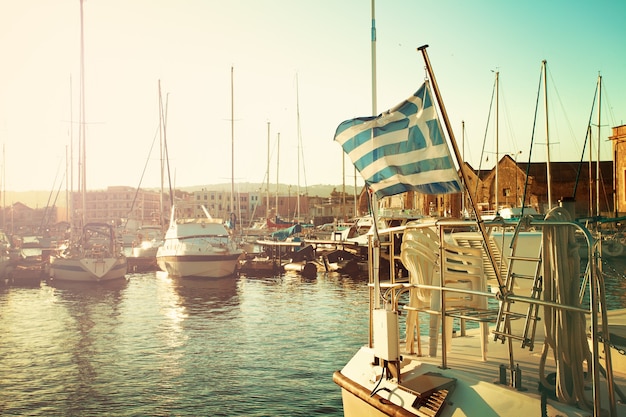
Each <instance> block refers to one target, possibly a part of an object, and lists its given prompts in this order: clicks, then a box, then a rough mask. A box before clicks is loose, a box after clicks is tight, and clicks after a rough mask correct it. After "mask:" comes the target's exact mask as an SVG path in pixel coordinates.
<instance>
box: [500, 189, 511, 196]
mask: <svg viewBox="0 0 626 417" xmlns="http://www.w3.org/2000/svg"><path fill="white" fill-rule="evenodd" d="M502 195H503V196H505V197H508V196H510V195H511V189H510V188H504V189H503V190H502Z"/></svg>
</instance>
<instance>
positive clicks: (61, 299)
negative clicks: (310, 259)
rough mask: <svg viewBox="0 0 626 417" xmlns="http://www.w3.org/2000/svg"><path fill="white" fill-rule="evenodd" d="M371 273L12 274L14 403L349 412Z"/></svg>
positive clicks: (2, 377)
mask: <svg viewBox="0 0 626 417" xmlns="http://www.w3.org/2000/svg"><path fill="white" fill-rule="evenodd" d="M366 282H367V281H366V278H365V279H363V278H361V279H354V278H350V277H342V276H340V275H334V274H320V275H319V276H318V277H317V279H304V278H301V277H300V276H298V275H284V276H280V277H269V278H256V277H255V278H251V277H244V276H241V277H235V278H229V279H220V280H216V281H206V280H192V279H183V280H177V279H171V278H169V277H168V276H167V275H166V274H164V273H161V272H156V273H155V272H151V273H145V274H129V275H127V279H126V281H122V282H117V283H107V284H98V285H84V284H83V285H77V284H72V285H70V284H62V285H59V284H56V285H54V286H52V285H48V284H46V283H42V284H41V285H37V286H32V287H16V286H10V287H9V286H0V392H1V393H2V394H0V415H2V416H24V415H28V416H99V415H106V416H314V415H324V416H340V415H342V405H341V394H340V390H339V389H338V387H337V386H336V385H335V384H334V383H333V381H332V373H333V372H334V371H335V370H337V369H341V367H342V366H343V365H344V364H345V363H346V362H347V361H348V359H349V358H350V357H351V356H352V355H353V354H354V352H355V351H356V350H357V348H358V347H359V346H360V345H362V344H363V343H365V342H366V341H367V326H366V323H367V308H368V304H367V303H368V301H367V300H368V298H367V286H366Z"/></svg>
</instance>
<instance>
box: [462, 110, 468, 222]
mask: <svg viewBox="0 0 626 417" xmlns="http://www.w3.org/2000/svg"><path fill="white" fill-rule="evenodd" d="M461 134H462V136H461V146H462V149H463V152H462V155H461V156H462V158H463V161H465V120H461ZM463 168H464V166H461V169H463ZM461 181H463V178H461ZM467 185H468V184H465V183H463V188H467ZM461 216H462V217H465V196H464V195H462V196H461Z"/></svg>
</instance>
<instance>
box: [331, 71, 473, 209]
mask: <svg viewBox="0 0 626 417" xmlns="http://www.w3.org/2000/svg"><path fill="white" fill-rule="evenodd" d="M431 97H432V95H431V93H430V88H429V85H428V83H427V82H426V83H424V84H423V85H422V86H421V87H420V89H419V90H417V92H416V93H415V94H414V95H412V96H411V97H409V98H408V99H407V100H405V101H404V102H403V103H401V104H399V105H398V106H396V107H395V108H393V109H391V110H387V111H386V112H384V113H382V114H380V115H378V116H377V117H374V116H371V117H358V118H356V119H351V120H346V121H345V122H343V123H341V124H340V125H339V127H338V128H337V131H336V132H335V141H337V142H339V144H340V145H341V146H342V147H343V150H344V152H345V153H346V154H348V156H349V157H350V159H351V160H352V163H353V164H354V166H355V167H356V169H357V170H358V171H359V172H360V173H361V175H362V176H363V179H364V180H365V183H366V184H367V185H368V186H369V187H370V188H371V189H372V191H374V192H375V193H376V195H377V196H378V197H385V196H390V195H395V194H400V193H404V192H407V191H417V192H420V193H422V194H447V193H458V192H460V191H461V181H460V180H459V176H458V173H457V170H456V168H455V166H454V163H453V161H452V157H451V155H450V149H449V148H448V144H447V143H446V140H445V138H444V136H443V132H442V130H441V125H440V124H439V119H438V117H437V111H436V109H435V107H434V105H433V102H432V98H431Z"/></svg>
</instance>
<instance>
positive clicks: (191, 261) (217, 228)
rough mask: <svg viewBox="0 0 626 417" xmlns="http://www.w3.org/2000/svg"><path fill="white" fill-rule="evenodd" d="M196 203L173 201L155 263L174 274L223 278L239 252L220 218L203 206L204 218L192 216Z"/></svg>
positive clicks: (233, 269) (235, 262) (230, 272)
mask: <svg viewBox="0 0 626 417" xmlns="http://www.w3.org/2000/svg"><path fill="white" fill-rule="evenodd" d="M195 206H197V204H191V205H189V204H188V205H185V204H175V205H174V207H172V214H171V218H170V225H169V228H168V229H167V231H166V232H165V239H164V242H163V245H161V246H160V247H159V248H158V250H157V255H156V259H157V264H158V266H159V268H161V270H162V271H165V272H167V273H168V275H170V276H175V277H203V278H223V277H227V276H230V275H234V274H235V271H236V268H237V265H238V263H239V258H240V257H241V256H242V254H243V252H242V250H241V249H239V248H238V247H237V245H236V244H235V242H234V241H233V239H232V237H231V236H230V234H229V232H228V230H227V229H226V227H224V224H223V222H222V220H221V219H214V218H212V217H211V216H210V214H209V213H208V211H207V210H206V208H205V207H204V206H203V207H202V209H203V211H204V214H205V216H204V217H193V215H192V214H190V213H192V212H193V207H195Z"/></svg>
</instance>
